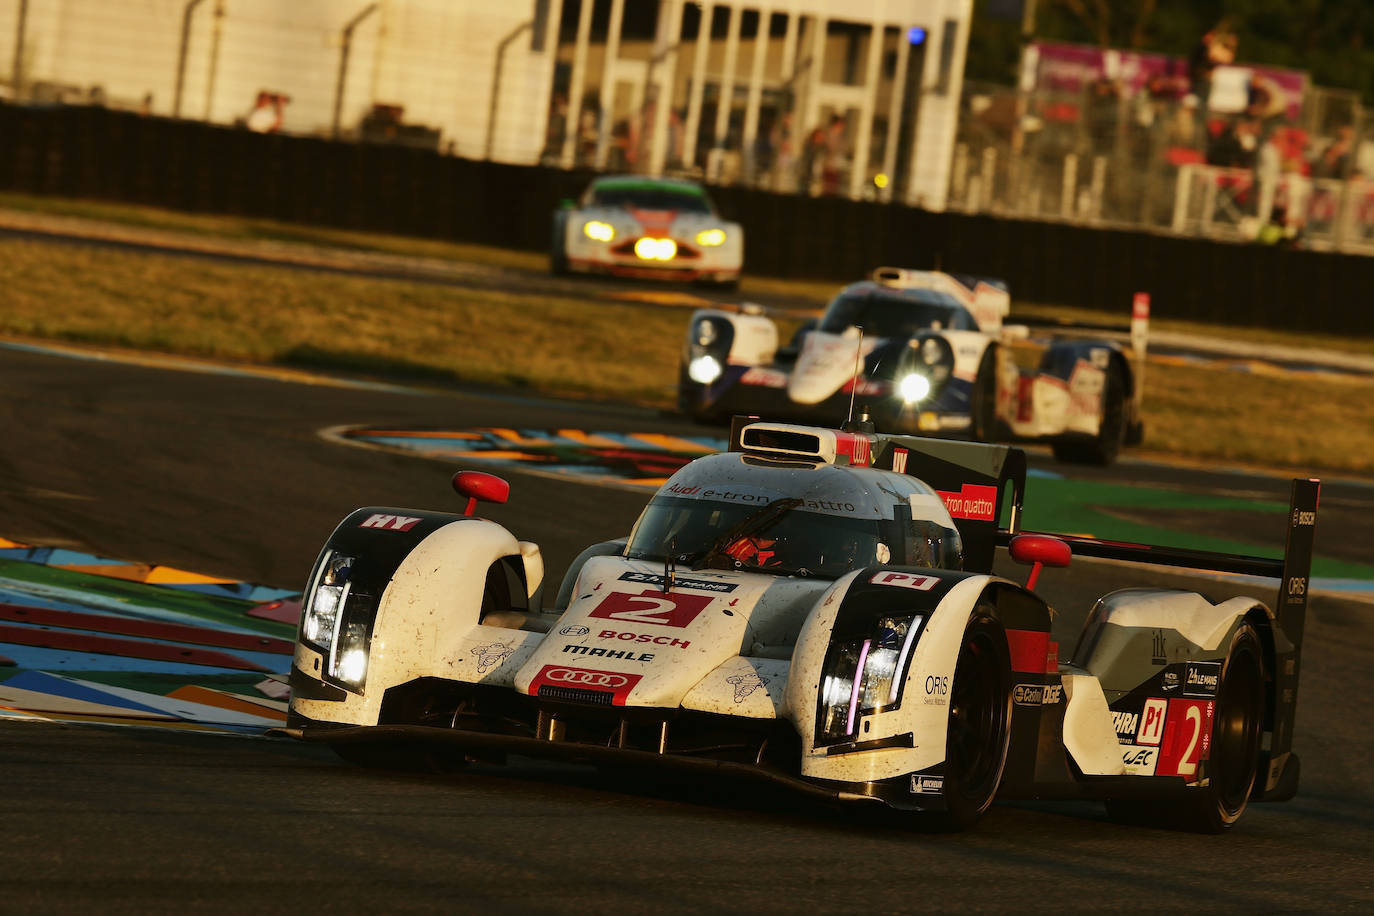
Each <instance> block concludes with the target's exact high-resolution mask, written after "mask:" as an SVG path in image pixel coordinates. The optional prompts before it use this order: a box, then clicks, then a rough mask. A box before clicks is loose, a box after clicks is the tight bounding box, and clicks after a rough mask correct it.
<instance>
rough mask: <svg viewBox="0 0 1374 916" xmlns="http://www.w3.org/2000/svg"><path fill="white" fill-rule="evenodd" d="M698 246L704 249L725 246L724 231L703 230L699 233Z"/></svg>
mask: <svg viewBox="0 0 1374 916" xmlns="http://www.w3.org/2000/svg"><path fill="white" fill-rule="evenodd" d="M697 244H698V245H701V246H702V247H704V248H715V247H717V246H719V245H724V244H725V230H724V229H703V230H701V231H700V232H698V233H697Z"/></svg>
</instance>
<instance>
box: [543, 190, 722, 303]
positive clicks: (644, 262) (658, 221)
mask: <svg viewBox="0 0 1374 916" xmlns="http://www.w3.org/2000/svg"><path fill="white" fill-rule="evenodd" d="M549 260H550V264H551V266H552V269H553V272H554V273H556V274H558V273H568V272H577V273H603V274H615V275H616V276H621V277H638V278H642V279H667V280H683V281H688V280H691V281H699V282H705V283H714V284H718V285H721V286H735V285H736V284H738V283H739V275H740V269H741V268H742V267H743V265H744V230H743V228H741V226H740V224H739V223H734V222H730V221H728V220H724V219H721V218H720V216H719V215H718V214H717V213H716V210H715V207H714V206H713V205H712V203H711V199H710V198H709V197H707V196H706V191H705V190H704V189H703V188H702V187H701V185H699V184H697V183H696V182H693V181H683V180H679V179H675V178H645V177H642V176H639V175H616V176H607V177H604V178H598V179H596V180H595V181H593V182H592V183H591V185H590V186H589V187H588V188H587V190H586V192H585V193H584V194H583V195H582V198H581V200H579V201H578V202H577V203H576V204H573V203H572V202H571V201H567V202H565V203H564V206H563V207H562V208H561V209H559V210H557V211H555V212H554V215H553V240H552V242H551V246H550V251H549Z"/></svg>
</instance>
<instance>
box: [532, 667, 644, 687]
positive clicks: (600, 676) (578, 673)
mask: <svg viewBox="0 0 1374 916" xmlns="http://www.w3.org/2000/svg"><path fill="white" fill-rule="evenodd" d="M544 680H546V681H548V682H549V683H551V684H577V685H579V686H583V687H624V686H625V685H626V684H628V683H630V679H629V678H628V677H627V676H626V675H623V674H607V673H606V672H605V671H582V670H580V669H577V668H546V669H545V670H544Z"/></svg>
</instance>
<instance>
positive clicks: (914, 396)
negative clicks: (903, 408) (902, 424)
mask: <svg viewBox="0 0 1374 916" xmlns="http://www.w3.org/2000/svg"><path fill="white" fill-rule="evenodd" d="M897 390H898V391H899V392H900V393H901V395H902V400H903V401H905V402H906V403H908V404H914V403H916V402H917V401H919V400H921V399H922V398H924V397H925V396H926V395H928V394H930V379H928V378H926V377H925V376H924V375H922V374H921V373H919V372H912V373H909V374H907V375H904V376H903V377H902V381H901V382H900V383H899V384H898V386H897Z"/></svg>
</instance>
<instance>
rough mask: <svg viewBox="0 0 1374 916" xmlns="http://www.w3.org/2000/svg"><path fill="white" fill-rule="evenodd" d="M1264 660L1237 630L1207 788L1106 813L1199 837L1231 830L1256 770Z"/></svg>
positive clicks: (1114, 804)
mask: <svg viewBox="0 0 1374 916" xmlns="http://www.w3.org/2000/svg"><path fill="white" fill-rule="evenodd" d="M1263 659H1264V650H1263V647H1262V646H1261V645H1260V640H1259V635H1258V634H1257V633H1256V632H1255V628H1254V627H1253V626H1251V625H1250V624H1248V623H1244V624H1241V626H1240V628H1239V629H1238V630H1236V634H1235V636H1233V637H1232V638H1231V646H1230V649H1229V651H1228V652H1227V654H1226V662H1225V664H1224V665H1223V667H1222V672H1221V683H1220V685H1219V686H1218V688H1217V699H1216V708H1215V710H1214V711H1213V714H1212V736H1211V751H1210V753H1209V757H1208V760H1207V764H1206V766H1207V769H1206V773H1207V785H1205V786H1199V787H1196V788H1193V789H1190V790H1188V793H1187V797H1186V798H1183V799H1181V800H1179V801H1176V802H1172V803H1168V804H1164V805H1159V804H1146V803H1142V802H1129V803H1127V802H1120V801H1109V802H1108V803H1107V813H1108V814H1109V815H1111V816H1112V817H1113V818H1114V819H1118V820H1127V821H1132V822H1137V823H1139V822H1142V821H1144V822H1149V823H1155V824H1161V825H1164V826H1174V827H1181V828H1183V829H1185V830H1193V831H1197V832H1199V833H1220V832H1221V831H1223V830H1226V829H1228V828H1230V827H1232V826H1234V825H1235V823H1236V821H1238V820H1240V816H1241V815H1242V814H1244V813H1245V807H1246V805H1247V804H1248V803H1249V801H1250V793H1251V791H1253V790H1254V787H1255V778H1256V774H1257V772H1258V770H1259V757H1260V738H1261V737H1262V732H1263V729H1264V661H1263Z"/></svg>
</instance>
